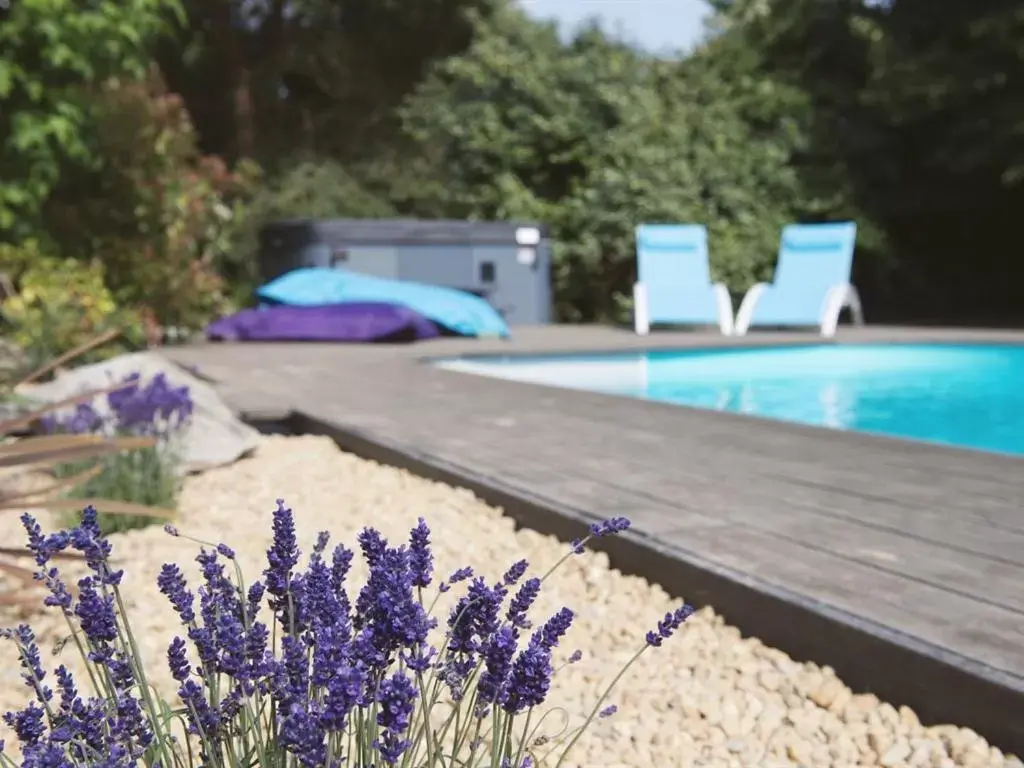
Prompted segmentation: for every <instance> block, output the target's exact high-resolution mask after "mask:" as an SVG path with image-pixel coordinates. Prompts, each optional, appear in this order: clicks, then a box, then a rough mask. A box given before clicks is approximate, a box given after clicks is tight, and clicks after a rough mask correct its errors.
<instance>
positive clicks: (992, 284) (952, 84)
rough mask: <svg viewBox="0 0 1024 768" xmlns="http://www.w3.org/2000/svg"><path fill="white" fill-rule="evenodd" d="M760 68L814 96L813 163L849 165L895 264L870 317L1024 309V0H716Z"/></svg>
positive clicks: (881, 276)
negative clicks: (1020, 234)
mask: <svg viewBox="0 0 1024 768" xmlns="http://www.w3.org/2000/svg"><path fill="white" fill-rule="evenodd" d="M717 5H718V6H720V8H721V13H720V20H721V22H722V23H724V24H725V25H726V26H728V27H730V28H731V29H732V30H733V31H734V32H735V33H736V34H738V35H740V36H742V37H743V38H744V39H745V40H746V41H747V45H748V46H750V47H751V48H752V49H754V50H757V51H759V52H760V55H761V58H762V71H763V72H764V73H765V74H766V75H769V76H772V77H776V78H779V79H782V80H784V81H786V82H788V83H790V84H792V85H793V86H794V87H797V88H799V89H801V90H803V91H805V92H806V93H808V94H809V95H810V97H811V98H812V99H813V102H814V114H813V132H812V134H811V136H812V142H811V148H812V150H813V155H814V158H815V162H816V164H817V167H819V168H821V167H829V168H831V169H832V170H833V171H836V172H837V175H839V176H841V177H842V178H844V179H846V181H847V183H848V184H849V187H850V189H851V191H852V192H851V194H852V196H853V197H854V199H856V201H857V202H858V206H859V208H860V209H861V210H862V211H863V213H864V216H865V218H866V220H867V221H870V222H872V223H873V224H875V225H876V226H877V227H878V228H879V229H880V230H881V231H883V232H884V233H885V234H886V240H887V242H888V244H889V246H890V248H891V257H892V258H891V262H892V263H893V264H894V269H893V270H891V271H889V272H886V273H878V274H875V275H874V276H873V277H874V279H873V280H872V281H870V284H869V285H867V286H865V287H866V288H867V291H866V293H867V294H868V298H869V300H870V302H871V303H872V304H873V305H874V309H875V316H876V317H882V318H891V319H898V320H915V321H921V320H933V319H934V320H937V319H942V320H943V321H944V322H947V323H949V322H993V321H994V322H1000V323H1005V322H1015V321H1024V308H1022V306H1021V303H1020V299H1019V290H1018V289H1017V287H1016V286H1018V285H1020V283H1021V281H1024V266H1022V265H1021V263H1020V261H1019V260H1014V259H1012V258H1011V257H1010V252H1009V249H1008V248H1007V245H1006V244H1007V243H1009V242H1014V241H1015V240H1016V238H1017V231H1018V229H1019V227H1018V224H1017V219H1018V218H1019V215H1020V214H1019V212H1020V210H1021V209H1022V207H1024V142H1022V141H1021V135H1022V134H1024V100H1022V99H1021V98H1020V95H1021V94H1022V93H1024V49H1022V48H1021V46H1020V41H1021V40H1022V39H1024V7H1022V6H1021V4H1020V3H1019V2H1013V0H989V2H970V3H964V2H958V0H929V2H927V3H926V2H923V1H922V0H890V1H889V2H878V1H877V0H873V1H872V2H867V1H865V0H732V1H726V0H719V2H718V3H717Z"/></svg>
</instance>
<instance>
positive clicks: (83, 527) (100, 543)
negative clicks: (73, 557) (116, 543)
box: [69, 505, 123, 586]
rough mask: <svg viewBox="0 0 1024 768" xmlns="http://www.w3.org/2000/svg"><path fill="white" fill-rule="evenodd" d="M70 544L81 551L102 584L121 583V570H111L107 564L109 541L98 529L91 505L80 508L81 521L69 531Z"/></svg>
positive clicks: (94, 512) (97, 521) (97, 517)
mask: <svg viewBox="0 0 1024 768" xmlns="http://www.w3.org/2000/svg"><path fill="white" fill-rule="evenodd" d="M69 535H70V537H71V546H72V547H73V548H74V549H76V550H78V551H79V552H81V553H82V555H83V556H84V557H85V561H86V563H87V564H88V565H89V568H91V569H92V571H93V572H94V573H95V574H96V575H97V577H98V578H99V580H100V582H101V583H102V584H107V585H111V586H115V585H117V584H120V583H121V577H122V576H123V571H112V570H110V566H109V565H108V562H107V561H108V560H109V558H110V542H109V541H107V539H106V537H105V536H104V535H103V533H102V531H101V530H100V524H99V515H98V514H97V512H96V508H95V507H93V506H92V505H90V506H88V507H86V508H85V509H83V510H82V521H81V523H79V524H78V527H76V528H72V529H71V531H70V533H69Z"/></svg>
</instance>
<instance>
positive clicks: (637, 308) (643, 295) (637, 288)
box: [633, 283, 651, 336]
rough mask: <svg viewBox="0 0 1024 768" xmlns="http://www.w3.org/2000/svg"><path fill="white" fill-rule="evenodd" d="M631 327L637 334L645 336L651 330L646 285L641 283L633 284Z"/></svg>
mask: <svg viewBox="0 0 1024 768" xmlns="http://www.w3.org/2000/svg"><path fill="white" fill-rule="evenodd" d="M633 328H634V329H635V330H636V334H637V336H646V335H647V334H648V333H650V332H651V316H650V311H649V309H648V306H647V286H646V285H644V284H643V283H636V284H634V285H633Z"/></svg>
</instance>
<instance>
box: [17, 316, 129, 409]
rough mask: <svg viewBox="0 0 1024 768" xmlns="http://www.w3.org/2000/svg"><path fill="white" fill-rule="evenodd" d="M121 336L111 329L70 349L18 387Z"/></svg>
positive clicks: (32, 374) (24, 379) (118, 331)
mask: <svg viewBox="0 0 1024 768" xmlns="http://www.w3.org/2000/svg"><path fill="white" fill-rule="evenodd" d="M120 335H121V331H120V330H117V329H110V330H108V331H105V332H104V333H101V334H99V335H98V336H96V337H95V338H92V339H90V340H88V341H86V342H84V343H82V344H79V345H78V346H77V347H75V348H74V349H70V350H68V351H67V352H65V353H64V354H62V355H60V356H58V357H55V358H54V359H53V360H51V361H50V362H49V363H47V364H46V365H44V366H42V367H40V368H38V369H36V370H35V371H33V372H32V373H30V374H29V375H28V376H26V377H25V378H23V379H22V380H21V381H20V382H18V385H17V386H22V385H24V384H30V383H32V382H34V381H38V380H39V379H41V378H42V377H43V376H46V375H47V374H48V373H51V372H52V371H55V370H56V369H57V368H60V367H61V366H62V365H64V364H65V363H67V362H70V361H71V360H75V359H76V358H79V357H81V356H82V355H84V354H85V353H86V352H88V351H90V350H92V349H95V348H96V347H101V346H103V345H104V344H106V343H107V342H108V341H112V340H114V339H116V338H117V337H118V336H120ZM0 429H2V424H0Z"/></svg>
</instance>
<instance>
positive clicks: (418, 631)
mask: <svg viewBox="0 0 1024 768" xmlns="http://www.w3.org/2000/svg"><path fill="white" fill-rule="evenodd" d="M412 583H413V575H412V569H411V567H410V563H409V552H408V550H406V549H404V548H402V547H399V548H392V547H385V548H384V550H383V551H381V552H379V553H378V554H375V555H374V557H373V563H372V564H371V566H370V576H369V578H368V579H367V581H366V585H365V586H364V587H363V589H362V590H361V591H360V593H359V597H358V598H357V600H356V620H357V629H359V630H361V636H360V638H359V639H358V642H357V645H356V648H355V652H356V653H357V654H358V655H359V656H360V658H361V660H362V661H363V662H364V663H366V664H367V665H369V666H380V665H382V664H386V663H387V662H388V661H389V660H390V659H391V658H393V657H394V655H395V654H397V653H398V652H399V651H400V650H402V649H416V648H419V647H420V646H421V645H423V643H425V642H426V639H427V634H428V633H429V632H430V629H431V627H432V626H433V625H432V623H431V621H430V618H429V617H428V616H427V613H426V611H425V610H424V609H423V606H422V605H421V604H420V602H419V601H418V600H417V599H416V598H415V596H414V595H413V586H412Z"/></svg>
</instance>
